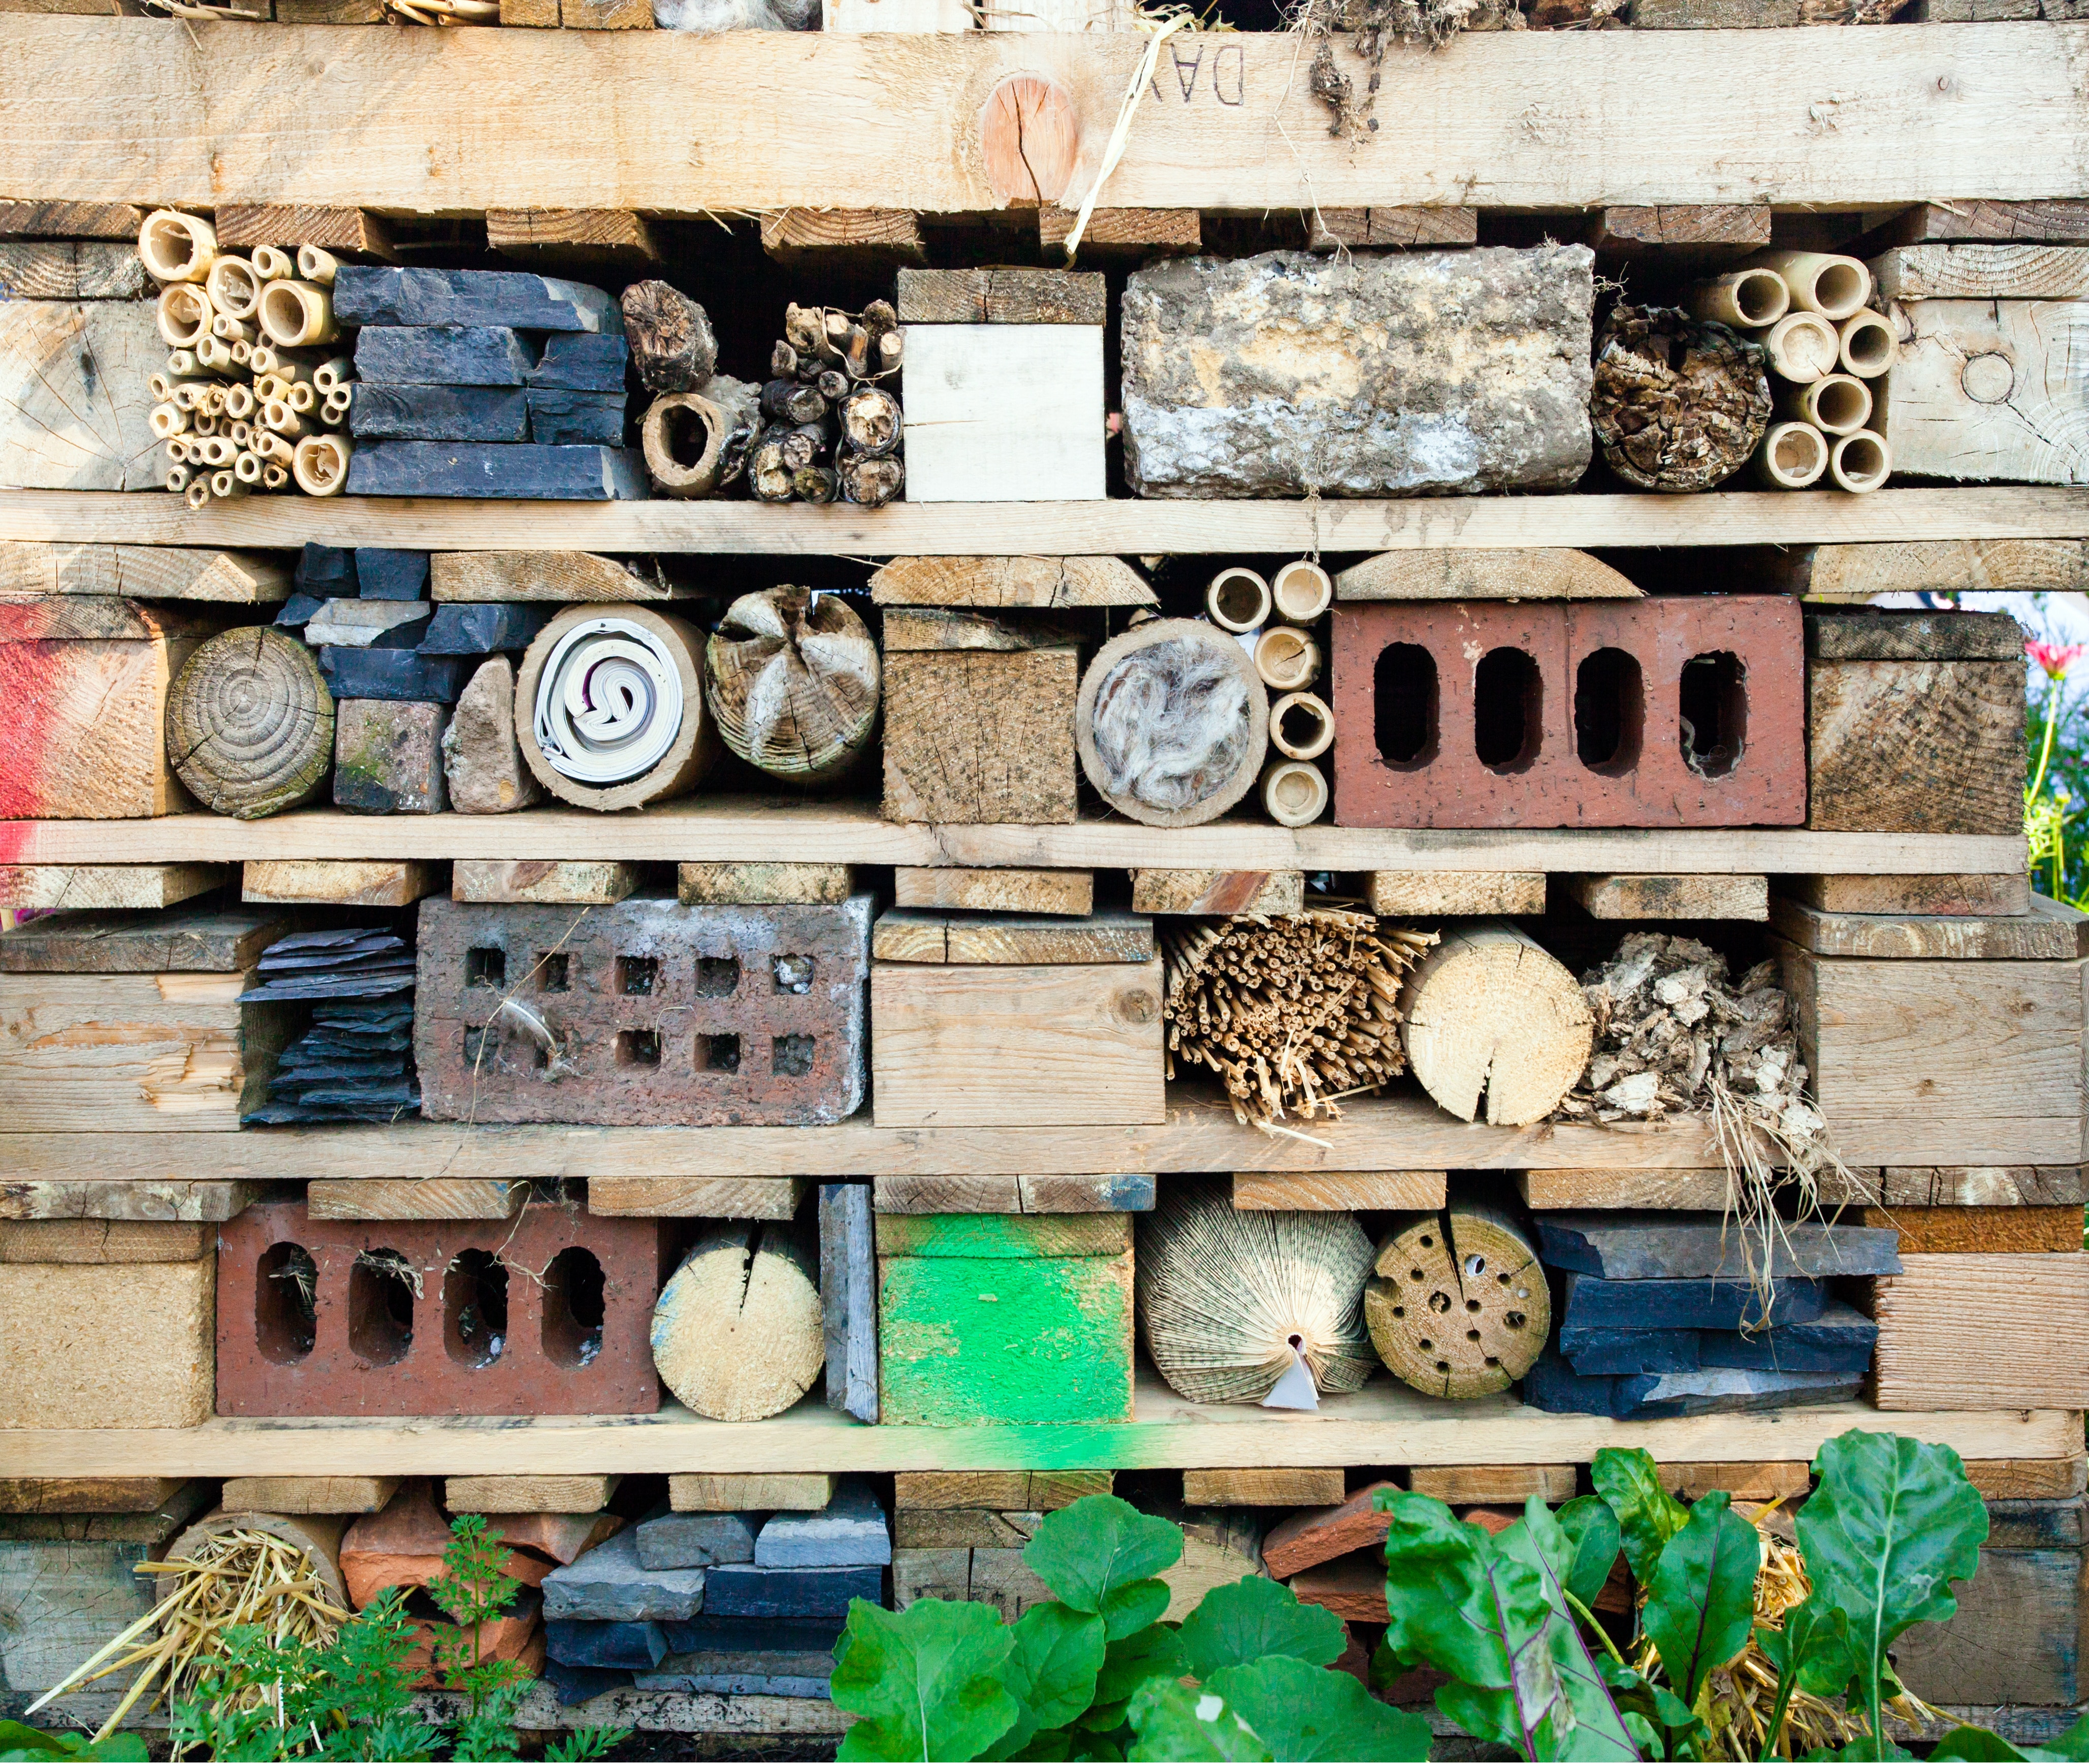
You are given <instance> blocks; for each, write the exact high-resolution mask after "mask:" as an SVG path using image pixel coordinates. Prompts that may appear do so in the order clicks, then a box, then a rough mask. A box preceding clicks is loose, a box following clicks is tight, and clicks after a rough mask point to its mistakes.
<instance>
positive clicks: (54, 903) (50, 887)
mask: <svg viewBox="0 0 2089 1764" xmlns="http://www.w3.org/2000/svg"><path fill="white" fill-rule="evenodd" d="M231 874H232V870H231V866H230V865H225V864H73V865H48V864H0V907H15V908H24V907H33V908H39V909H41V910H44V911H50V910H54V909H57V910H65V911H90V910H137V909H151V908H161V907H171V906H174V905H175V904H176V903H178V902H181V901H183V900H189V899H194V898H195V896H196V895H202V894H208V893H209V892H210V891H212V889H216V888H221V887H223V886H225V883H226V882H227V881H229V879H230V877H231Z"/></svg>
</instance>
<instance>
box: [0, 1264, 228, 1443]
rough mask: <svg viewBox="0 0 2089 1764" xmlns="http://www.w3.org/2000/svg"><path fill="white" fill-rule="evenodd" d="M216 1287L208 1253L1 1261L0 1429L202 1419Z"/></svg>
mask: <svg viewBox="0 0 2089 1764" xmlns="http://www.w3.org/2000/svg"><path fill="white" fill-rule="evenodd" d="M215 1280H216V1269H215V1264H213V1263H212V1260H210V1258H208V1256H206V1257H204V1259H203V1260H200V1261H191V1262H158V1263H152V1262H128V1263H112V1264H104V1265H102V1266H101V1267H98V1268H97V1267H76V1266H66V1265H63V1264H53V1263H35V1262H32V1263H26V1264H24V1263H11V1264H5V1265H0V1342H5V1343H6V1352H5V1358H6V1363H7V1368H8V1369H7V1373H6V1376H5V1377H0V1429H6V1428H11V1427H196V1426H199V1425H200V1424H201V1423H203V1422H204V1421H206V1420H208V1418H209V1416H210V1410H211V1397H212V1355H211V1347H210V1328H211V1317H212V1300H213V1297H214V1290H215Z"/></svg>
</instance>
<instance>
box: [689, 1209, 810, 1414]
mask: <svg viewBox="0 0 2089 1764" xmlns="http://www.w3.org/2000/svg"><path fill="white" fill-rule="evenodd" d="M821 1317H822V1313H821V1307H820V1268H819V1262H818V1259H817V1255H816V1254H815V1253H814V1252H813V1251H812V1249H811V1248H810V1247H809V1246H808V1245H807V1244H806V1243H805V1241H804V1237H803V1235H802V1234H800V1231H799V1230H797V1228H796V1226H794V1225H775V1224H770V1225H753V1224H733V1225H715V1226H714V1227H713V1228H711V1229H710V1230H708V1231H706V1233H705V1234H704V1235H703V1236H702V1237H701V1238H698V1239H697V1242H696V1243H694V1244H693V1246H692V1247H691V1248H690V1250H689V1253H688V1255H686V1256H684V1258H683V1260H682V1265H681V1266H680V1268H677V1269H676V1271H675V1273H674V1275H673V1277H671V1279H670V1280H669V1281H668V1282H667V1285H666V1286H664V1287H663V1288H662V1290H661V1293H660V1297H659V1300H658V1303H656V1304H655V1305H654V1307H653V1332H652V1346H653V1363H654V1366H656V1367H658V1369H659V1372H660V1377H661V1380H662V1381H663V1383H664V1384H666V1385H667V1388H668V1389H670V1390H671V1391H672V1392H673V1393H675V1395H676V1397H679V1398H680V1400H681V1401H683V1402H684V1403H686V1404H687V1405H688V1406H689V1408H690V1409H691V1410H693V1411H694V1412H695V1413H696V1414H700V1415H702V1416H705V1417H706V1418H708V1419H710V1420H713V1421H761V1420H764V1419H766V1418H767V1417H769V1416H770V1415H774V1414H782V1413H783V1411H784V1410H786V1409H788V1408H789V1407H790V1406H791V1405H792V1404H793V1403H795V1402H796V1401H798V1399H799V1398H800V1397H803V1396H804V1394H805V1393H806V1392H807V1391H809V1390H810V1389H811V1388H813V1380H815V1379H816V1378H817V1377H818V1376H820V1369H821V1367H823V1366H824V1365H825V1364H826V1333H825V1330H824V1328H823V1326H822V1321H821Z"/></svg>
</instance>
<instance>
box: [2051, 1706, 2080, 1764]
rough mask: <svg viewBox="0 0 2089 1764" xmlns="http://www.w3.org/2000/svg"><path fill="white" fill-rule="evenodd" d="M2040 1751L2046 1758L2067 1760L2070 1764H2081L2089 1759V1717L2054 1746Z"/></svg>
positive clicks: (2060, 1738)
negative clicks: (2080, 1762) (2080, 1763)
mask: <svg viewBox="0 0 2089 1764" xmlns="http://www.w3.org/2000/svg"><path fill="white" fill-rule="evenodd" d="M2041 1750H2042V1751H2043V1752H2044V1755H2045V1756H2046V1757H2048V1758H2060V1759H2063V1760H2066V1761H2068V1764H2079V1761H2081V1760H2083V1759H2085V1758H2089V1715H2084V1716H2083V1718H2082V1719H2080V1720H2079V1721H2078V1722H2076V1723H2074V1726H2073V1727H2071V1728H2069V1729H2068V1730H2067V1731H2066V1732H2065V1733H2063V1734H2061V1736H2060V1737H2059V1738H2058V1739H2057V1740H2054V1741H2053V1744H2052V1745H2048V1746H2044V1747H2042V1748H2041Z"/></svg>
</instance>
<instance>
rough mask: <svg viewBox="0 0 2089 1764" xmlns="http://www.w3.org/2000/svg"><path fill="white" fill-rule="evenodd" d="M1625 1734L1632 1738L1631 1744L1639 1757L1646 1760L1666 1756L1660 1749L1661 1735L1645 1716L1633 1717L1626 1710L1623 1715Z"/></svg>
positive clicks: (1630, 1712) (1629, 1711)
mask: <svg viewBox="0 0 2089 1764" xmlns="http://www.w3.org/2000/svg"><path fill="white" fill-rule="evenodd" d="M1624 1723H1625V1732H1628V1733H1629V1734H1630V1735H1631V1736H1632V1744H1633V1745H1636V1746H1637V1747H1638V1748H1639V1755H1640V1756H1641V1758H1655V1759H1659V1758H1666V1757H1667V1756H1668V1754H1667V1753H1666V1752H1664V1751H1662V1749H1661V1735H1660V1734H1659V1733H1658V1732H1656V1731H1655V1728H1654V1723H1652V1722H1651V1721H1649V1720H1648V1719H1646V1717H1645V1715H1634V1714H1633V1713H1632V1711H1631V1710H1626V1711H1625V1715H1624Z"/></svg>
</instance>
